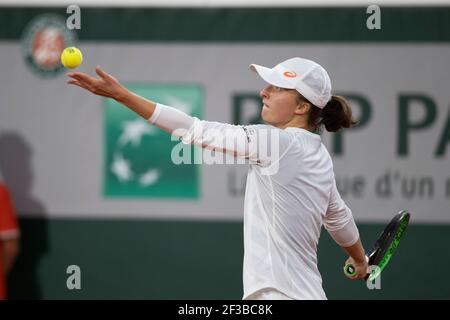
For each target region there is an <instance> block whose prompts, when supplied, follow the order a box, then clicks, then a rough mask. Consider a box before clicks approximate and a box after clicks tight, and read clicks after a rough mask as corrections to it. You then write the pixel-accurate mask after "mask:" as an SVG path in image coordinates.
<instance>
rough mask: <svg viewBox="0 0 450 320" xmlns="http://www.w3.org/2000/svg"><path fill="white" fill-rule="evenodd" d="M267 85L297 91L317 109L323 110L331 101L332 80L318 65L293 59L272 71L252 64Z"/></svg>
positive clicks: (251, 66) (278, 65)
mask: <svg viewBox="0 0 450 320" xmlns="http://www.w3.org/2000/svg"><path fill="white" fill-rule="evenodd" d="M250 69H252V70H253V71H255V72H257V73H258V74H259V75H260V76H261V78H263V79H264V81H266V82H267V83H269V84H271V85H274V86H277V87H280V88H285V89H295V90H297V91H298V92H300V94H301V95H302V96H304V97H305V98H306V99H308V101H310V102H311V103H312V104H314V105H315V106H316V107H319V108H323V107H325V106H326V104H327V103H328V101H330V99H331V80H330V77H329V76H328V73H327V72H326V70H325V69H324V68H323V67H322V66H321V65H319V64H318V63H316V62H314V61H311V60H307V59H303V58H291V59H288V60H286V61H283V62H281V63H279V64H277V65H276V66H275V67H273V68H272V69H270V68H267V67H263V66H260V65H257V64H251V65H250Z"/></svg>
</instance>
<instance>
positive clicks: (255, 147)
mask: <svg viewBox="0 0 450 320" xmlns="http://www.w3.org/2000/svg"><path fill="white" fill-rule="evenodd" d="M148 121H149V122H150V123H152V124H154V125H156V126H157V127H158V128H160V129H162V130H164V131H166V132H169V133H171V134H174V135H176V136H178V137H180V138H181V141H182V142H183V143H185V144H194V145H197V146H201V147H203V148H208V149H213V150H217V151H220V152H226V153H230V154H232V155H234V156H235V157H241V158H245V159H249V160H250V162H251V163H255V164H263V165H266V164H269V163H270V162H271V161H272V160H274V159H278V158H279V157H280V155H281V152H282V150H280V148H281V147H280V146H286V145H287V144H288V143H289V140H290V139H289V137H288V135H287V134H286V133H285V132H284V131H283V130H280V129H278V128H275V127H272V126H267V125H249V126H239V125H232V124H226V123H220V122H212V121H202V120H199V119H198V118H195V117H191V116H189V115H187V114H185V113H184V112H181V111H179V110H177V109H175V108H172V107H169V106H165V105H162V104H157V106H156V109H155V111H154V112H153V115H152V116H151V117H150V119H148ZM280 142H283V143H280Z"/></svg>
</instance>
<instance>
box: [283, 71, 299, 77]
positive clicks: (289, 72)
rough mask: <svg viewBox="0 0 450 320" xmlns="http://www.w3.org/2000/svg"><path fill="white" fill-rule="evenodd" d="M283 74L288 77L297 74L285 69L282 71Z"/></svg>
mask: <svg viewBox="0 0 450 320" xmlns="http://www.w3.org/2000/svg"><path fill="white" fill-rule="evenodd" d="M283 75H284V76H285V77H288V78H295V77H296V76H297V74H296V73H295V72H293V71H286V72H284V73H283Z"/></svg>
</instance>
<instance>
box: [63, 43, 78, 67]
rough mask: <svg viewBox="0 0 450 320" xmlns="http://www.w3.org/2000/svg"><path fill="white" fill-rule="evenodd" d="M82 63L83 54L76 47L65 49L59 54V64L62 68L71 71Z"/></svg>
mask: <svg viewBox="0 0 450 320" xmlns="http://www.w3.org/2000/svg"><path fill="white" fill-rule="evenodd" d="M82 62H83V54H82V53H81V51H80V49H78V48H76V47H67V48H65V49H64V51H63V52H62V53H61V63H62V65H63V66H64V67H66V68H69V69H73V68H76V67H78V66H79V65H80V64H81V63H82Z"/></svg>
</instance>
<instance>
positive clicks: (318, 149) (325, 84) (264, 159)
mask: <svg viewBox="0 0 450 320" xmlns="http://www.w3.org/2000/svg"><path fill="white" fill-rule="evenodd" d="M250 68H251V70H253V71H254V72H256V73H257V74H258V75H259V76H260V77H261V78H262V79H263V80H264V81H265V82H267V86H266V87H265V88H264V89H263V90H261V92H260V96H261V98H262V103H263V107H262V111H261V116H262V119H263V120H264V122H265V123H266V124H261V125H249V126H237V125H231V124H225V123H219V122H210V121H201V120H199V119H198V118H195V117H191V116H189V115H187V114H185V113H183V112H181V111H179V110H176V109H174V108H172V107H170V106H166V105H162V104H159V103H157V102H153V101H149V100H147V99H145V98H143V97H140V96H138V95H136V94H134V93H132V92H130V91H128V90H127V89H126V88H125V87H124V86H122V85H121V84H120V83H119V82H118V81H117V79H116V78H114V77H113V76H111V75H109V74H108V73H106V72H104V71H103V70H102V69H101V68H100V67H97V68H96V72H97V74H98V76H99V78H94V77H91V76H89V75H87V74H85V73H81V72H73V73H68V76H69V77H70V78H71V79H70V80H69V81H68V83H69V84H73V85H77V86H79V87H81V88H84V89H86V90H88V91H90V92H92V93H94V94H96V95H100V96H104V97H109V98H112V99H115V100H116V101H118V102H120V103H121V104H123V105H125V106H127V107H128V108H130V109H131V110H133V111H134V112H136V113H137V114H138V115H140V116H141V117H143V118H144V119H146V120H148V121H149V122H150V123H152V124H153V125H155V126H157V127H158V128H160V129H162V130H164V131H167V132H169V133H171V134H174V135H176V136H178V137H180V138H181V141H182V142H183V143H186V144H195V145H199V146H202V147H204V148H209V149H214V150H219V151H222V152H226V153H231V154H233V155H234V156H236V157H240V158H244V159H246V161H247V162H248V163H249V164H250V165H249V171H248V175H247V186H246V191H245V203H244V251H245V253H244V266H243V281H244V295H243V299H256V300H264V299H270V300H275V299H326V295H325V292H324V290H323V288H322V278H321V275H320V273H319V270H318V267H317V245H318V242H319V237H320V231H321V227H322V225H323V226H324V227H325V229H326V230H327V231H328V232H329V234H330V235H331V237H332V238H333V239H334V240H335V241H336V243H337V244H338V245H340V246H341V247H342V248H343V249H344V250H345V251H346V252H347V254H348V255H349V258H348V259H347V261H346V263H353V264H354V266H355V269H356V273H355V275H354V276H352V277H350V278H351V279H362V278H364V276H365V275H366V273H367V267H368V265H367V262H366V257H365V251H364V248H363V246H362V244H361V241H360V238H359V232H358V229H357V227H356V224H355V221H354V219H353V216H352V212H351V210H350V209H349V208H348V207H347V205H346V204H345V203H344V201H343V200H342V199H341V197H340V195H339V192H338V190H337V187H336V181H335V176H334V172H333V163H332V159H331V157H330V154H329V153H328V151H327V149H326V147H325V146H324V145H323V143H322V141H321V136H320V133H321V132H322V130H323V127H324V128H325V129H326V130H327V131H331V132H336V131H338V130H340V129H342V128H349V127H351V126H352V125H354V124H355V122H354V120H353V118H352V111H351V108H350V106H349V104H348V103H347V101H346V100H345V99H344V98H343V97H340V96H333V95H331V81H330V78H329V76H328V73H327V72H326V70H325V69H324V68H323V67H322V66H320V65H319V64H317V63H316V62H314V61H311V60H307V59H303V58H292V59H288V60H286V61H283V62H281V63H279V64H278V65H276V66H275V67H273V68H267V67H263V66H260V65H256V64H252V65H251V66H250ZM339 271H341V270H339Z"/></svg>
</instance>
